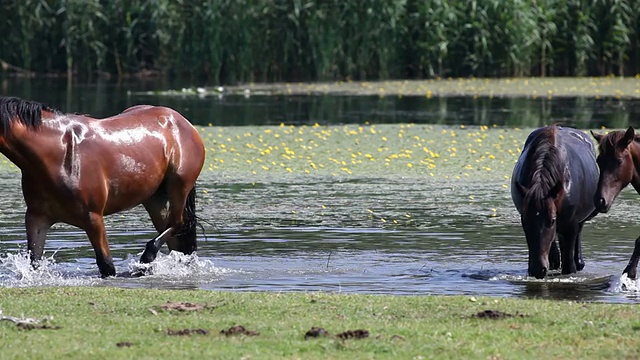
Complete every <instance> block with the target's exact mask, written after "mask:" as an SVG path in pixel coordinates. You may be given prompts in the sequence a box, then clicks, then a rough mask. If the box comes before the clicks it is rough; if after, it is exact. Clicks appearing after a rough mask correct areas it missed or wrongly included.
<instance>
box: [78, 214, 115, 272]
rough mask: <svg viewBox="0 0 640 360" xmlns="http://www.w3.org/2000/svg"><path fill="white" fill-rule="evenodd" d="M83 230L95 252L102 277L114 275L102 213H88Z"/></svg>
mask: <svg viewBox="0 0 640 360" xmlns="http://www.w3.org/2000/svg"><path fill="white" fill-rule="evenodd" d="M84 231H85V232H86V233H87V236H88V237H89V241H91V245H92V246H93V250H94V251H95V253H96V263H97V264H98V269H100V274H101V275H102V277H107V276H115V275H116V268H115V267H114V266H113V260H112V259H111V253H110V252H109V243H108V241H107V232H106V230H105V228H104V218H103V217H102V214H98V213H90V214H89V221H88V223H87V224H86V225H85V227H84Z"/></svg>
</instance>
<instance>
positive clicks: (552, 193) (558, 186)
mask: <svg viewBox="0 0 640 360" xmlns="http://www.w3.org/2000/svg"><path fill="white" fill-rule="evenodd" d="M562 190H564V184H562V181H558V182H557V183H556V184H555V185H554V186H553V187H552V188H551V189H549V193H548V194H547V195H548V196H549V197H550V198H552V199H555V198H557V197H558V194H560V191H562Z"/></svg>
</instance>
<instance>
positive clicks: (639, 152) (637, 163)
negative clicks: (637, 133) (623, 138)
mask: <svg viewBox="0 0 640 360" xmlns="http://www.w3.org/2000/svg"><path fill="white" fill-rule="evenodd" d="M629 151H630V152H631V159H632V162H633V177H632V178H631V185H632V186H633V188H634V189H636V191H637V192H638V193H640V144H639V143H638V141H637V140H635V141H632V142H631V144H629Z"/></svg>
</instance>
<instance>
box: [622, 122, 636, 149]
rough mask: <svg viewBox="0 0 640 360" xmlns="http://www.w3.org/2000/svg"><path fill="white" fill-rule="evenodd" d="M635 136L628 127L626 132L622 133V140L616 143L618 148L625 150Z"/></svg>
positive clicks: (631, 128)
mask: <svg viewBox="0 0 640 360" xmlns="http://www.w3.org/2000/svg"><path fill="white" fill-rule="evenodd" d="M635 136H636V135H635V132H634V131H633V127H631V126H629V128H628V129H627V131H626V132H625V133H624V136H623V137H622V139H620V141H618V146H619V147H620V149H626V148H627V146H629V144H631V142H632V141H633V138H634V137H635Z"/></svg>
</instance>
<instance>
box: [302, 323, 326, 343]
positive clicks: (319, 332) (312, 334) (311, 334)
mask: <svg viewBox="0 0 640 360" xmlns="http://www.w3.org/2000/svg"><path fill="white" fill-rule="evenodd" d="M321 336H329V332H327V330H325V329H323V328H321V327H317V326H314V327H312V328H311V330H309V331H307V332H306V333H305V334H304V339H305V340H307V339H308V338H317V337H321Z"/></svg>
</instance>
